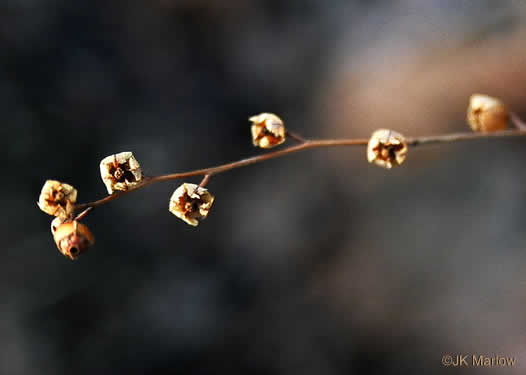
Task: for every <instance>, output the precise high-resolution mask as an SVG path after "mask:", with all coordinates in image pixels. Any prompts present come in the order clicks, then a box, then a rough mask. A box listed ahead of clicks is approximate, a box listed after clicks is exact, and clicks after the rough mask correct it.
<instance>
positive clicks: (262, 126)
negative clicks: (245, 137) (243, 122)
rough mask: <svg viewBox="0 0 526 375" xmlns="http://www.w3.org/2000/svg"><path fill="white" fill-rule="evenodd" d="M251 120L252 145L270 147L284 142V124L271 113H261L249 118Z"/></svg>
mask: <svg viewBox="0 0 526 375" xmlns="http://www.w3.org/2000/svg"><path fill="white" fill-rule="evenodd" d="M249 121H251V122H252V127H251V131H252V142H253V143H254V146H257V147H261V148H272V147H274V146H277V145H280V144H282V143H283V142H285V125H283V121H282V120H281V119H280V118H279V117H278V116H276V115H275V114H273V113H261V114H259V115H257V116H252V117H250V118H249Z"/></svg>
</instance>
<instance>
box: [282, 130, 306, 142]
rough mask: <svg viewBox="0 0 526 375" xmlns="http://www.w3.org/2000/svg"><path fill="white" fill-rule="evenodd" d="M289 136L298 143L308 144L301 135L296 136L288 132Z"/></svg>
mask: <svg viewBox="0 0 526 375" xmlns="http://www.w3.org/2000/svg"><path fill="white" fill-rule="evenodd" d="M287 136H288V137H290V138H292V139H294V140H295V141H296V142H299V143H305V142H308V140H307V139H305V138H303V137H302V136H301V135H299V134H296V133H294V132H291V131H289V130H287Z"/></svg>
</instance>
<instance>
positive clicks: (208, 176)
mask: <svg viewBox="0 0 526 375" xmlns="http://www.w3.org/2000/svg"><path fill="white" fill-rule="evenodd" d="M210 177H212V175H211V174H210V173H209V174H205V177H203V179H202V180H201V183H200V184H199V186H200V187H205V186H206V184H208V181H210Z"/></svg>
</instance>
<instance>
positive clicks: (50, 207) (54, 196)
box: [37, 180, 77, 218]
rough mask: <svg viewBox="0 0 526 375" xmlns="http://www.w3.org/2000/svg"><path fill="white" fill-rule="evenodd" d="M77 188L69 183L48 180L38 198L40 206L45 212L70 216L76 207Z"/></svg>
mask: <svg viewBox="0 0 526 375" xmlns="http://www.w3.org/2000/svg"><path fill="white" fill-rule="evenodd" d="M76 201H77V190H76V189H75V188H74V187H73V186H71V185H68V184H65V183H62V182H60V181H55V180H47V181H46V182H45V184H44V186H43V187H42V191H41V192H40V197H39V198H38V203H37V204H38V207H40V209H41V210H42V211H44V212H45V213H47V214H49V215H53V216H58V217H61V218H66V217H68V216H69V215H70V214H71V213H72V212H73V208H74V207H75V202H76Z"/></svg>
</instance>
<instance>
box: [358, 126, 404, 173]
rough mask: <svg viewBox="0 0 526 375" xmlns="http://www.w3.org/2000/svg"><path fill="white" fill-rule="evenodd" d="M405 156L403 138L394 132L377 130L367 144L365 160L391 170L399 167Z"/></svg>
mask: <svg viewBox="0 0 526 375" xmlns="http://www.w3.org/2000/svg"><path fill="white" fill-rule="evenodd" d="M406 156H407V142H406V140H405V138H404V136H403V135H402V134H400V133H397V132H395V131H394V130H389V129H378V130H377V131H375V132H374V133H373V134H372V135H371V138H370V139H369V143H368V144H367V160H369V163H373V162H374V163H375V164H376V165H378V166H380V167H384V168H387V169H391V168H392V167H393V166H397V165H400V164H402V163H403V162H404V160H405V158H406Z"/></svg>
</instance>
